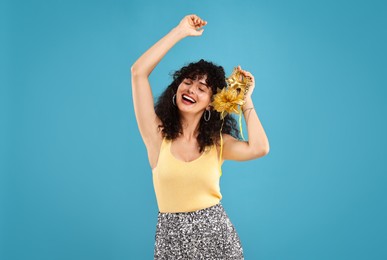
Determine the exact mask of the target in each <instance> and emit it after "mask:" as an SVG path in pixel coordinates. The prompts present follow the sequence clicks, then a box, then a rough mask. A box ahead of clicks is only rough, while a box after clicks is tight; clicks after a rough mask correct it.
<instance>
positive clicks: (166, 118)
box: [131, 15, 269, 259]
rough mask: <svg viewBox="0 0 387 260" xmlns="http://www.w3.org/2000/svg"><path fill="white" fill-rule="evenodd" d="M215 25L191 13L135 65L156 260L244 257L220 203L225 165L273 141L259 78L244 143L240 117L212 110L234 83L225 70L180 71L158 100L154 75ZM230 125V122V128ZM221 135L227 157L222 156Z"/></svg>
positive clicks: (206, 65)
mask: <svg viewBox="0 0 387 260" xmlns="http://www.w3.org/2000/svg"><path fill="white" fill-rule="evenodd" d="M206 24H207V22H206V21H204V20H202V19H201V18H200V17H198V16H196V15H187V16H185V17H184V18H183V19H182V20H181V21H180V23H179V24H178V25H177V26H176V27H175V28H173V29H172V30H171V31H170V32H169V33H168V34H167V35H165V36H164V37H163V38H162V39H161V40H159V41H158V42H157V43H155V44H154V45H153V46H152V47H151V48H150V49H149V50H147V51H146V52H145V53H144V54H143V55H142V56H141V57H140V58H139V59H138V60H137V61H136V62H135V63H134V64H133V66H132V68H131V73H132V91H133V104H134V110H135V114H136V120H137V123H138V127H139V130H140V133H141V136H142V139H143V141H144V143H145V146H146V148H147V152H148V158H149V164H150V167H151V168H152V174H153V184H154V190H155V194H156V198H157V203H158V207H159V212H158V222H157V226H156V234H155V247H154V259H244V256H243V249H242V245H241V241H240V238H239V235H238V233H237V231H236V229H235V227H234V225H233V224H232V223H231V221H230V219H229V217H228V216H227V214H226V212H225V210H224V208H223V206H222V204H221V202H220V200H221V198H222V195H221V193H220V187H219V179H220V176H221V172H220V169H219V165H221V164H222V163H223V161H224V160H236V161H246V160H252V159H256V158H259V157H262V156H264V155H266V154H267V153H268V152H269V142H268V139H267V137H266V134H265V131H264V129H263V127H262V125H261V123H260V121H259V119H258V116H257V114H256V112H255V110H254V105H253V101H252V99H251V94H252V92H253V89H254V77H253V75H252V74H251V73H250V72H247V71H245V70H242V69H241V67H240V66H238V70H239V71H240V72H241V73H242V75H243V76H245V77H248V78H249V79H250V81H251V82H252V84H251V85H250V87H249V89H248V92H247V93H246V94H245V103H244V105H243V107H242V109H243V115H244V117H245V121H246V125H247V131H248V141H241V140H240V139H239V131H238V127H237V123H236V120H235V119H234V118H233V117H231V116H230V115H227V116H226V117H225V118H224V119H223V120H224V121H223V120H222V119H221V118H220V113H219V112H217V111H215V110H214V109H213V107H212V106H211V102H212V101H213V97H214V95H215V94H216V93H217V92H218V90H219V89H222V88H224V87H225V86H226V77H225V72H224V69H223V68H222V67H221V66H217V65H215V64H213V63H212V62H207V61H204V60H200V61H198V62H194V63H190V64H188V65H187V66H184V67H182V68H181V69H180V70H178V71H176V72H175V73H174V75H173V82H172V83H171V84H170V85H169V86H168V87H167V88H166V90H165V91H164V92H163V93H162V94H161V96H160V97H159V99H158V101H157V103H156V105H155V104H154V103H153V95H152V90H151V87H150V84H149V80H148V78H149V75H150V73H151V72H152V71H153V69H154V68H155V66H156V65H157V64H158V63H159V62H160V60H161V59H162V58H163V57H164V55H165V54H166V53H167V52H168V51H169V50H170V49H171V48H172V46H174V45H175V44H176V43H177V42H178V41H180V40H182V39H183V38H185V37H188V36H200V35H202V33H203V31H204V29H203V28H202V27H203V26H205V25H206ZM222 122H223V124H222ZM220 131H222V133H221V134H222V144H223V148H222V151H223V152H222V156H221V158H220V145H219V143H220V142H219V141H220Z"/></svg>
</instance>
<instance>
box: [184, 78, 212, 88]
mask: <svg viewBox="0 0 387 260" xmlns="http://www.w3.org/2000/svg"><path fill="white" fill-rule="evenodd" d="M187 79H188V80H191V81H194V80H196V79H192V78H187ZM199 83H200V84H202V85H204V86H206V87H207V88H209V86H208V85H207V84H206V83H204V82H201V81H199Z"/></svg>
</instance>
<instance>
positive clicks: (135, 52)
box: [0, 0, 387, 260]
mask: <svg viewBox="0 0 387 260" xmlns="http://www.w3.org/2000/svg"><path fill="white" fill-rule="evenodd" d="M0 10H1V11H0V24H1V31H2V33H1V44H2V48H1V53H0V55H1V56H0V59H1V68H2V69H1V71H2V72H1V82H2V83H1V85H2V86H1V92H0V108H1V109H0V115H1V143H0V147H1V148H0V152H1V168H0V170H1V179H0V183H1V185H0V189H1V193H0V194H1V211H0V214H1V215H0V217H1V227H0V228H1V230H0V236H1V239H2V240H1V241H0V242H1V244H0V245H1V248H0V250H1V252H0V253H1V254H0V258H1V259H10V260H11V259H12V260H14V259H39V260H43V259H50V260H51V259H56V260H62V259H93V260H99V259H101V260H102V259H117V260H119V259H153V248H154V235H155V228H156V222H157V210H158V208H157V204H156V197H155V194H154V190H153V184H152V175H151V171H150V166H149V164H148V159H147V155H146V150H145V147H144V145H143V142H142V140H141V137H140V135H139V131H138V128H137V125H136V122H135V118H134V111H133V104H132V96H131V85H130V66H131V65H132V64H133V63H134V61H135V60H136V59H137V58H138V57H139V56H140V55H141V54H142V53H143V52H145V51H146V50H147V49H148V48H149V47H150V46H152V45H153V44H154V43H155V42H156V41H157V40H159V39H160V38H161V37H163V36H164V35H165V34H166V33H167V32H168V31H169V30H170V29H172V28H173V27H174V26H176V25H177V24H178V22H179V21H180V19H181V18H182V17H184V15H186V14H190V13H196V14H198V15H199V16H201V17H202V18H203V19H205V20H207V21H208V25H207V26H206V27H205V31H204V34H203V35H202V36H201V37H191V38H186V39H184V40H182V41H181V42H179V43H178V44H177V45H176V46H175V47H174V48H173V49H172V50H171V51H170V52H169V53H168V54H167V55H166V56H165V58H164V59H163V60H162V61H161V62H160V64H159V66H158V67H156V69H155V70H154V71H153V73H152V75H151V79H150V80H151V85H152V87H153V90H154V95H155V96H157V95H158V94H160V93H161V91H162V90H163V89H164V88H165V87H166V86H167V85H168V84H169V82H170V81H171V77H170V76H169V73H170V72H171V71H173V70H175V69H178V68H180V67H181V66H182V65H184V64H185V63H187V62H190V61H196V60H199V59H200V58H204V59H206V60H210V61H213V62H215V63H217V64H219V65H222V66H224V68H225V70H226V73H227V74H229V73H231V71H232V68H233V67H234V66H237V65H239V64H240V65H242V68H244V69H246V70H248V71H251V72H252V73H253V74H254V76H255V79H256V88H255V91H254V93H253V100H254V104H255V107H256V111H257V113H258V116H259V118H260V120H261V122H262V124H263V126H264V129H265V131H266V133H267V135H268V138H269V141H270V153H269V154H268V155H267V156H265V157H263V158H260V159H257V160H254V161H249V162H231V161H227V162H226V163H225V164H224V167H223V176H222V178H221V191H222V194H223V200H222V202H223V205H224V207H225V209H226V211H227V213H228V215H229V217H230V219H231V221H232V222H233V223H234V225H235V227H236V229H237V231H238V233H239V235H240V238H241V241H242V244H243V247H244V252H245V258H246V259H247V260H253V259H265V260H266V259H267V260H283V259H285V260H286V259H297V260H300V259H305V260H307V259H308V260H309V259H387V247H386V243H387V221H386V220H387V203H386V195H387V192H386V187H387V177H386V173H387V167H386V164H385V162H383V159H386V152H385V149H386V145H387V140H386V133H387V129H386V128H387V127H386V118H387V117H386V114H387V113H386V112H387V105H386V101H387V99H386V87H387V84H386V75H387V64H386V58H387V57H386V56H387V55H386V46H387V42H386V38H387V37H386V25H387V21H386V13H387V8H386V2H385V1H342V0H339V1H338V0H335V1H333V0H329V1H284V0H282V1H220V0H217V1H215V0H211V1H183V0H174V1H156V0H155V1H107V0H105V1H59V0H57V1H10V0H9V1H2V2H1V5H0ZM244 129H245V130H246V128H245V127H244ZM245 133H246V132H245Z"/></svg>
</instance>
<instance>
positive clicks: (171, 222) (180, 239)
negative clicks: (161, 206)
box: [154, 202, 244, 260]
mask: <svg viewBox="0 0 387 260" xmlns="http://www.w3.org/2000/svg"><path fill="white" fill-rule="evenodd" d="M154 259H157V260H165V259H168V260H174V259H235V260H236V259H237V260H241V259H244V256H243V248H242V245H241V241H240V238H239V235H238V233H237V231H236V229H235V227H234V225H233V224H232V223H231V221H230V219H229V217H228V215H227V214H226V211H225V210H224V208H223V206H222V204H221V203H220V202H219V203H218V204H216V205H214V206H211V207H208V208H204V209H200V210H196V211H192V212H177V213H161V212H158V221H157V226H156V235H155V247H154Z"/></svg>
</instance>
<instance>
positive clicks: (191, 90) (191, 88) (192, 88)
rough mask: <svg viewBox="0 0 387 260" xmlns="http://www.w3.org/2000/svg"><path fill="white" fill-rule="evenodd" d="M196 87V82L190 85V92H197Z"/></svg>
mask: <svg viewBox="0 0 387 260" xmlns="http://www.w3.org/2000/svg"><path fill="white" fill-rule="evenodd" d="M194 88H196V86H195V84H192V85H191V86H190V87H189V89H188V92H189V93H192V94H193V93H195V92H194Z"/></svg>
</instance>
